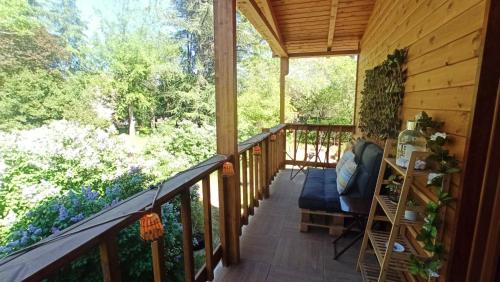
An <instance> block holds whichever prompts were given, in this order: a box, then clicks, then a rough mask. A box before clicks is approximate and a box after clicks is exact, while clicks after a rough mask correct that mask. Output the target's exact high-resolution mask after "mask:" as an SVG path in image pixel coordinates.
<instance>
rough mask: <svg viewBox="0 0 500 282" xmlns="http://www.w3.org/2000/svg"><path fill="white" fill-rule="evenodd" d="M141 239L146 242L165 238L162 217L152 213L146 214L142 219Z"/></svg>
mask: <svg viewBox="0 0 500 282" xmlns="http://www.w3.org/2000/svg"><path fill="white" fill-rule="evenodd" d="M140 225H141V226H140V227H141V228H140V230H141V238H142V239H143V240H146V241H155V240H158V239H159V238H160V237H161V236H163V233H164V231H163V224H162V223H161V219H160V216H159V215H158V214H157V213H155V212H151V213H148V214H145V215H143V216H142V217H141V219H140Z"/></svg>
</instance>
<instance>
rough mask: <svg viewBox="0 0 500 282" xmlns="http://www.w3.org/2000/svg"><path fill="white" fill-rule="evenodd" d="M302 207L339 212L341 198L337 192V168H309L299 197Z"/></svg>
mask: <svg viewBox="0 0 500 282" xmlns="http://www.w3.org/2000/svg"><path fill="white" fill-rule="evenodd" d="M299 207H300V208H302V209H310V210H321V211H327V212H339V211H340V200H339V193H338V192H337V172H336V171H335V169H317V168H309V169H308V170H307V176H306V180H305V182H304V186H303V187H302V192H301V194H300V197H299Z"/></svg>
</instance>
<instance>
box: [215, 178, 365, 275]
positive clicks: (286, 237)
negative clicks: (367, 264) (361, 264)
mask: <svg viewBox="0 0 500 282" xmlns="http://www.w3.org/2000/svg"><path fill="white" fill-rule="evenodd" d="M304 176H305V175H304V174H303V173H299V175H298V176H297V177H296V178H295V179H294V180H290V170H284V171H282V172H281V173H280V174H279V175H278V176H277V177H276V179H275V180H274V182H273V184H272V185H271V191H270V194H271V196H270V197H269V198H268V199H265V200H263V201H261V203H260V207H258V208H257V209H256V210H255V215H254V216H252V217H251V219H250V222H249V224H248V225H247V226H245V227H244V228H243V232H242V235H241V240H240V242H241V263H240V264H238V265H234V266H230V267H222V265H221V264H219V265H218V266H217V268H216V271H215V281H231V282H232V281H248V282H250V281H251V282H258V281H273V282H274V281H286V282H295V281H300V282H302V281H313V282H315V281H318V282H322V281H325V282H326V281H329V282H331V281H336V282H339V281H343V282H351V281H362V279H361V275H360V274H359V273H358V272H356V270H355V267H356V260H357V256H358V251H359V247H360V242H358V244H357V245H355V246H354V247H352V248H351V249H350V250H348V251H347V252H346V253H344V254H343V255H342V256H341V257H340V258H339V259H338V260H337V261H335V260H333V245H332V239H333V237H331V236H329V235H328V232H327V230H312V231H309V232H308V233H301V232H300V231H299V221H300V214H299V208H298V203H297V201H298V196H299V193H300V190H301V187H302V183H303V181H304Z"/></svg>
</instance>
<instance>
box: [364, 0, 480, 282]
mask: <svg viewBox="0 0 500 282" xmlns="http://www.w3.org/2000/svg"><path fill="white" fill-rule="evenodd" d="M484 10H485V2H484V1H481V0H460V1H459V0H424V1H416V0H401V1H384V0H379V1H377V2H376V3H375V7H374V8H373V13H372V16H371V18H370V20H369V23H368V26H367V27H366V31H365V34H364V35H363V37H362V39H361V43H360V58H359V70H358V75H357V80H358V82H357V97H356V112H359V106H360V100H361V99H362V97H361V94H360V92H361V91H362V89H363V81H364V77H365V75H364V73H365V71H366V70H367V69H370V68H373V67H374V66H376V65H377V64H379V63H381V62H382V61H383V60H384V59H385V58H386V56H387V54H389V53H390V52H392V51H393V50H394V49H396V48H403V47H408V48H409V50H408V63H407V69H408V79H407V81H406V93H405V96H404V100H403V107H402V112H401V118H402V119H403V121H405V120H408V119H412V118H414V116H415V114H417V113H418V112H420V111H426V112H427V113H429V114H430V115H431V116H432V117H434V118H436V119H438V120H441V121H444V122H445V125H444V128H443V130H444V131H446V132H448V133H449V134H450V135H449V136H450V138H451V139H452V141H453V142H452V143H451V144H450V145H449V150H450V152H451V153H452V154H454V155H455V156H456V157H457V158H458V159H459V160H460V161H466V158H467V153H466V148H467V144H468V143H469V140H470V127H471V120H472V113H471V110H472V109H473V107H474V103H475V102H474V101H475V96H476V93H477V92H476V83H477V69H478V67H479V66H480V59H479V49H480V44H481V41H482V30H483V22H484ZM358 120H359V117H356V121H355V124H357V123H358ZM403 124H404V123H403ZM357 133H359V132H357ZM422 183H425V181H422ZM417 188H418V189H420V190H421V192H422V195H425V196H426V197H431V198H432V193H429V191H427V190H426V189H427V188H426V187H425V185H422V184H419V185H418V187H417ZM463 189H464V186H463V181H462V179H461V178H460V177H459V176H453V177H452V179H451V185H450V193H451V194H452V195H453V196H455V197H457V198H458V200H459V201H460V199H461V198H462V196H463V193H462V192H463ZM457 208H458V207H457V205H456V204H455V203H454V204H452V205H451V207H449V208H448V209H446V215H445V217H446V219H445V223H444V226H445V228H444V230H443V242H444V244H445V249H446V250H451V249H452V248H453V237H454V234H455V231H456V228H455V225H454V222H455V219H456V217H457V214H458V213H457V212H458V211H457ZM445 268H446V266H445ZM447 277H448V276H447V273H446V271H443V273H442V276H441V277H440V278H439V279H438V280H439V281H444V280H446V279H447Z"/></svg>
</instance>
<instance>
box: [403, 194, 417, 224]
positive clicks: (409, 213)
mask: <svg viewBox="0 0 500 282" xmlns="http://www.w3.org/2000/svg"><path fill="white" fill-rule="evenodd" d="M417 217H418V207H417V202H415V200H413V199H410V200H408V201H407V202H406V210H405V219H406V220H411V221H416V220H417Z"/></svg>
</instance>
